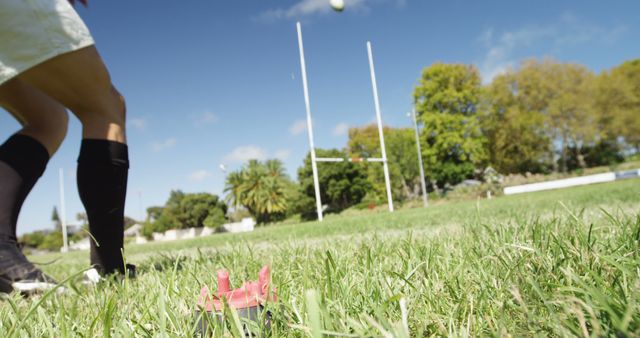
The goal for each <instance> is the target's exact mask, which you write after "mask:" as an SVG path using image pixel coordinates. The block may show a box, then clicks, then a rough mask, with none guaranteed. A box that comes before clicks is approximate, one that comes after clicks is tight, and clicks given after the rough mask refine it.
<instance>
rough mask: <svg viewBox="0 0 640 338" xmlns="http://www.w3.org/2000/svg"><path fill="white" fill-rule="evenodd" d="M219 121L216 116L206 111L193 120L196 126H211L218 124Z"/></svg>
mask: <svg viewBox="0 0 640 338" xmlns="http://www.w3.org/2000/svg"><path fill="white" fill-rule="evenodd" d="M219 120H220V119H219V117H218V115H216V114H215V113H213V112H210V111H206V112H204V113H202V114H200V115H198V116H197V117H196V118H195V123H196V125H203V124H212V123H216V122H218V121H219Z"/></svg>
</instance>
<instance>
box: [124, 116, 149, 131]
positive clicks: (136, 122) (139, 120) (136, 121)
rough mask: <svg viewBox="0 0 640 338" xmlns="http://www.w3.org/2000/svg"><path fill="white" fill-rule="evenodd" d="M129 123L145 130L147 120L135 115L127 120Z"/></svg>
mask: <svg viewBox="0 0 640 338" xmlns="http://www.w3.org/2000/svg"><path fill="white" fill-rule="evenodd" d="M127 125H129V126H132V127H134V128H137V129H139V130H144V129H145V128H146V127H147V121H146V120H145V119H143V118H141V117H134V118H131V119H128V120H127Z"/></svg>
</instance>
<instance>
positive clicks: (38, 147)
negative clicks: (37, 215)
mask: <svg viewBox="0 0 640 338" xmlns="http://www.w3.org/2000/svg"><path fill="white" fill-rule="evenodd" d="M47 162H49V151H47V148H45V147H44V145H42V143H40V142H38V141H37V140H36V139H34V138H32V137H30V136H27V135H22V134H15V135H13V136H11V137H10V138H9V139H8V140H7V141H6V142H5V143H4V144H3V145H1V146H0V239H2V240H8V241H16V224H17V222H18V214H20V209H21V208H22V203H24V200H25V198H27V195H29V192H30V191H31V189H32V188H33V186H34V185H35V184H36V181H38V178H40V176H42V173H43V172H44V170H45V168H46V167H47Z"/></svg>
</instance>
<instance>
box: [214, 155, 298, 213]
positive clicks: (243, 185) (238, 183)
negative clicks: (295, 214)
mask: <svg viewBox="0 0 640 338" xmlns="http://www.w3.org/2000/svg"><path fill="white" fill-rule="evenodd" d="M288 184H290V181H289V178H288V177H287V175H286V173H285V170H284V166H283V165H282V162H281V161H279V160H268V161H266V162H265V163H261V162H260V161H257V160H250V161H249V162H248V163H247V164H246V165H245V166H244V167H242V169H240V170H239V171H236V172H232V173H230V174H229V175H228V176H227V181H226V184H225V192H227V193H228V194H227V202H228V203H230V204H231V205H234V206H236V207H238V206H243V207H244V208H246V209H247V210H248V211H249V213H251V214H252V215H253V216H254V217H255V218H256V220H257V221H258V222H259V223H268V222H270V221H273V220H274V219H276V218H278V217H281V216H283V215H284V214H285V212H286V211H287V208H288V203H287V189H286V187H287V185H288Z"/></svg>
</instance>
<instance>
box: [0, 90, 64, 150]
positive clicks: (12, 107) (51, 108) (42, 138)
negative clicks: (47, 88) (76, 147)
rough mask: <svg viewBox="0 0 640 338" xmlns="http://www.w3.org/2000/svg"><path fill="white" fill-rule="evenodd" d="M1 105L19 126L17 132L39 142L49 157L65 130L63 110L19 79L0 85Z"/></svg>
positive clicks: (56, 148) (60, 140) (62, 107)
mask: <svg viewBox="0 0 640 338" xmlns="http://www.w3.org/2000/svg"><path fill="white" fill-rule="evenodd" d="M0 107H2V108H4V109H5V110H6V111H7V112H9V114H11V115H12V116H13V117H14V118H15V119H16V120H17V121H18V122H19V123H20V124H21V125H22V130H20V131H19V132H20V133H21V134H24V135H28V136H31V137H33V138H35V139H36V140H38V141H39V142H40V143H42V144H43V145H44V146H45V148H47V150H48V152H49V155H50V156H52V155H53V154H54V153H55V152H56V151H57V150H58V148H59V146H60V144H61V143H62V141H63V140H64V137H65V136H66V133H67V124H68V121H69V116H68V114H67V111H66V109H65V108H64V106H62V105H61V104H60V103H58V102H57V101H55V100H53V99H52V98H50V97H49V96H47V95H45V94H44V93H43V92H41V91H40V90H38V89H36V88H34V87H32V86H31V85H29V84H27V83H24V82H23V81H21V80H20V79H18V78H14V79H12V80H9V81H7V82H6V83H4V84H2V85H1V86H0Z"/></svg>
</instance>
